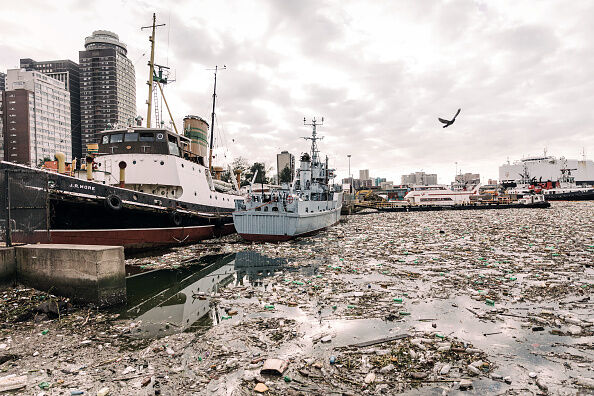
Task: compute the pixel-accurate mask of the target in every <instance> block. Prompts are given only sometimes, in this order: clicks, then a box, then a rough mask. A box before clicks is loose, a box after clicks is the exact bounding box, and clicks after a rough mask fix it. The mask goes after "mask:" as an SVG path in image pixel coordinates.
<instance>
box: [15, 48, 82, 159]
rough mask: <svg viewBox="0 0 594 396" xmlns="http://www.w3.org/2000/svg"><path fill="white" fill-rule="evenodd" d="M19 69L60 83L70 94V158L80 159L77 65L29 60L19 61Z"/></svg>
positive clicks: (65, 62) (66, 61)
mask: <svg viewBox="0 0 594 396" xmlns="http://www.w3.org/2000/svg"><path fill="white" fill-rule="evenodd" d="M20 63H21V69H25V70H37V71H39V72H42V73H43V74H45V75H47V76H50V77H52V78H55V79H56V80H59V81H62V82H63V83H64V84H65V87H66V89H67V90H68V92H70V128H71V132H72V153H71V155H72V158H81V157H82V146H81V140H80V134H81V124H80V75H79V74H80V70H79V67H78V64H77V63H75V62H73V61H71V60H53V61H42V62H37V61H34V60H33V59H30V58H23V59H21V61H20Z"/></svg>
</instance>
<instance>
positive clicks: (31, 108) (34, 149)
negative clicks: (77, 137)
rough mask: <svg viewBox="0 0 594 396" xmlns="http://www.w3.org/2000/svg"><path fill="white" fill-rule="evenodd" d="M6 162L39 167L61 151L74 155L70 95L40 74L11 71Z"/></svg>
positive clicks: (5, 122) (6, 102) (4, 97)
mask: <svg viewBox="0 0 594 396" xmlns="http://www.w3.org/2000/svg"><path fill="white" fill-rule="evenodd" d="M2 102H3V105H4V107H3V114H2V116H3V125H4V133H3V135H4V136H3V138H4V159H5V160H6V161H11V162H16V163H20V164H26V165H32V166H37V165H39V163H40V162H42V161H43V160H44V159H47V158H49V159H53V157H54V154H55V153H56V152H58V151H60V152H63V153H64V154H65V155H66V159H67V160H68V161H69V160H70V159H71V158H72V157H71V153H72V142H71V136H72V135H71V130H70V93H69V92H68V91H67V90H66V87H65V85H64V83H63V82H61V81H58V80H56V79H54V78H52V77H49V76H46V75H44V74H42V73H40V72H37V71H25V70H21V69H13V70H8V74H7V76H6V91H4V92H3V94H2Z"/></svg>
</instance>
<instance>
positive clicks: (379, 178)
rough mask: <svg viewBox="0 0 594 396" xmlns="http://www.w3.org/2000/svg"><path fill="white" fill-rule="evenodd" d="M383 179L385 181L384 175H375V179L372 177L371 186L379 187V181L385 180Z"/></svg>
mask: <svg viewBox="0 0 594 396" xmlns="http://www.w3.org/2000/svg"><path fill="white" fill-rule="evenodd" d="M385 181H386V178H385V177H376V178H375V179H373V186H374V187H379V186H380V185H381V183H382V182H385Z"/></svg>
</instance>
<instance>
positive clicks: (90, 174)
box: [87, 156, 93, 181]
mask: <svg viewBox="0 0 594 396" xmlns="http://www.w3.org/2000/svg"><path fill="white" fill-rule="evenodd" d="M87 180H89V181H91V180H93V157H91V156H88V157H87Z"/></svg>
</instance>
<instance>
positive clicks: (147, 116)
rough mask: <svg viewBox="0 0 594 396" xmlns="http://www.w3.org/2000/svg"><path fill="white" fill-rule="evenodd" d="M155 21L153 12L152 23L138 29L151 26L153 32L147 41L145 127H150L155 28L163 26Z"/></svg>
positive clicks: (155, 17)
mask: <svg viewBox="0 0 594 396" xmlns="http://www.w3.org/2000/svg"><path fill="white" fill-rule="evenodd" d="M156 23H157V16H156V15H155V13H153V24H152V25H151V26H143V27H141V28H140V30H143V29H151V28H152V29H153V33H152V34H151V35H150V36H149V41H150V42H151V59H150V61H149V63H148V65H149V79H148V81H147V82H146V83H147V85H148V86H149V88H148V100H147V101H146V103H147V105H148V109H147V112H146V127H147V128H150V127H151V107H152V104H153V101H152V93H153V74H154V73H155V28H157V27H159V26H165V24H164V23H161V24H159V25H157V24H156Z"/></svg>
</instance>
